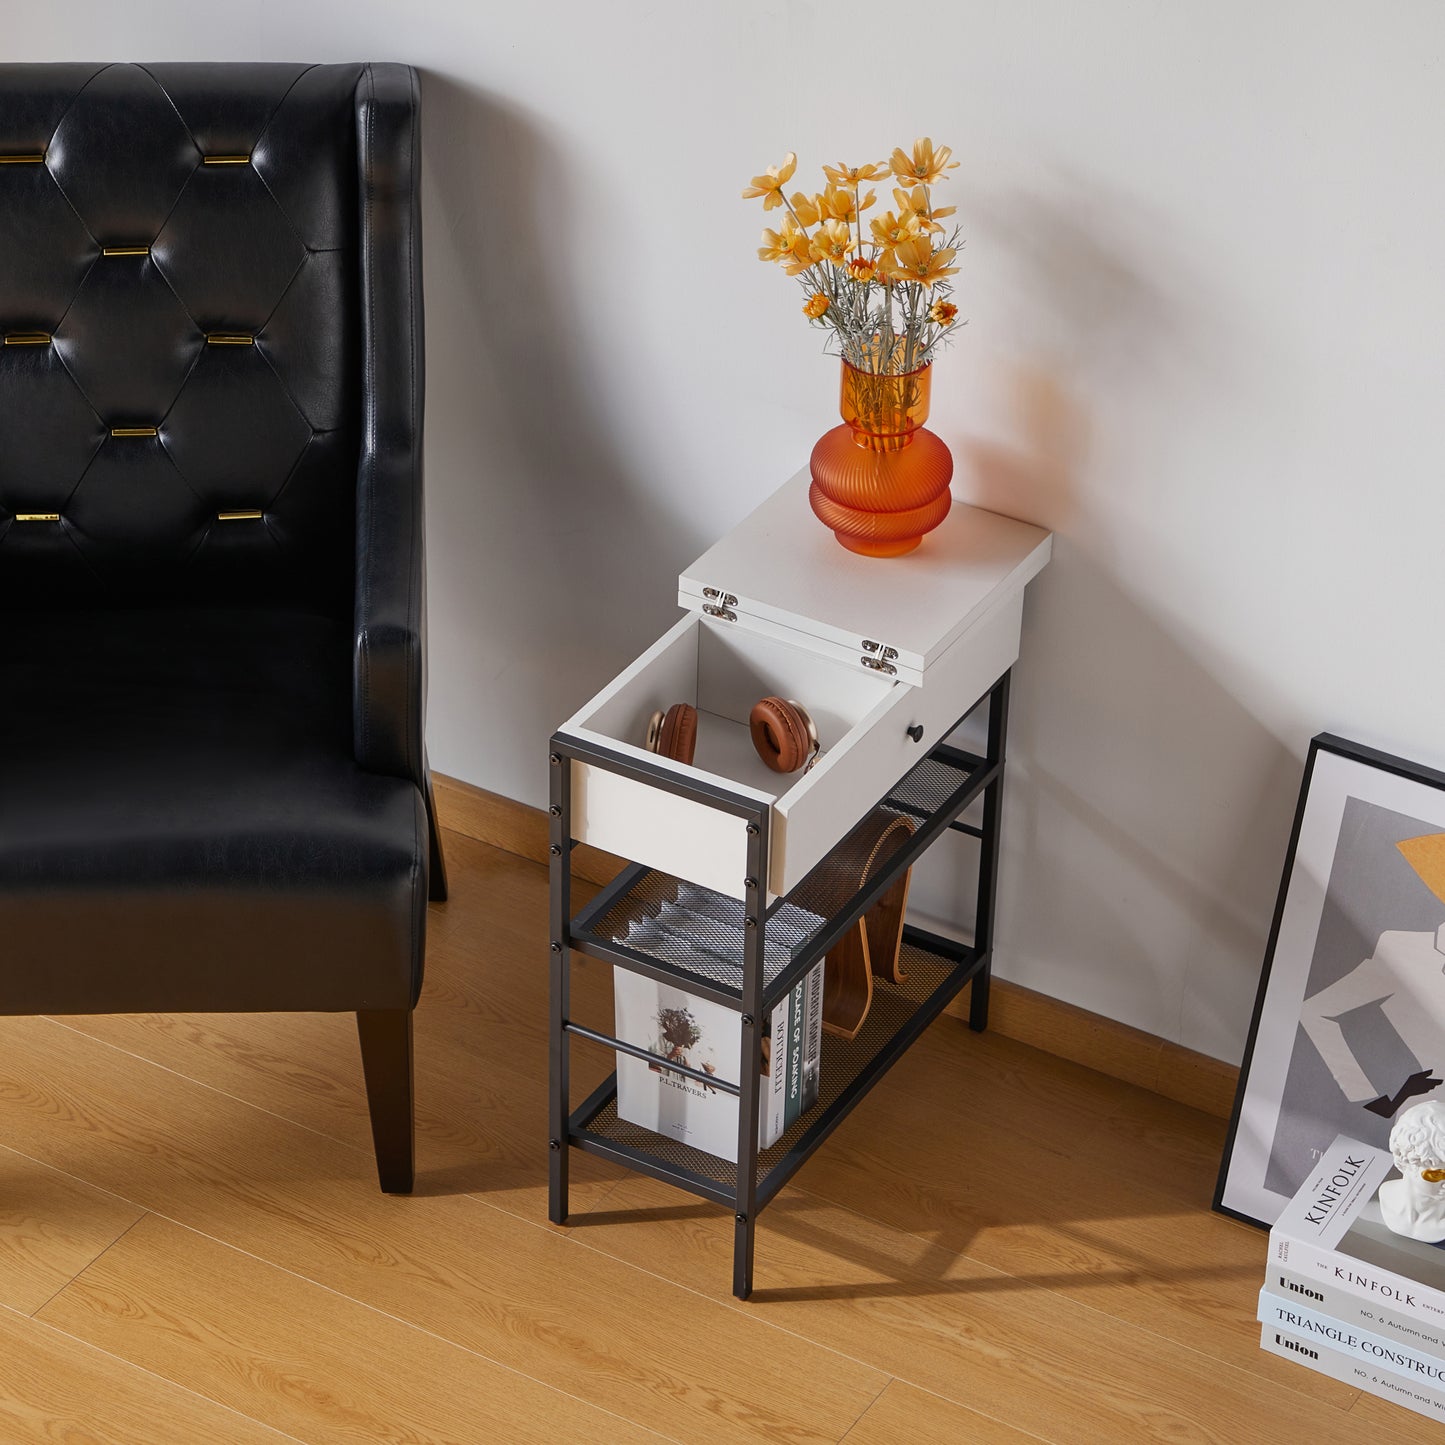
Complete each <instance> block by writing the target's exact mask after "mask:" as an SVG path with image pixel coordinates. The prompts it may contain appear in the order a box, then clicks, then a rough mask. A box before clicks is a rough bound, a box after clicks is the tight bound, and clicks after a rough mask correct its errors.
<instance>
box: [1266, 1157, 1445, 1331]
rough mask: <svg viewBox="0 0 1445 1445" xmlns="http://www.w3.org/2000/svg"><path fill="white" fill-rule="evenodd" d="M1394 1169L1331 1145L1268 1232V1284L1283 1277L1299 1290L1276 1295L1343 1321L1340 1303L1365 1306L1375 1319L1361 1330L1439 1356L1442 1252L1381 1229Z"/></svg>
mask: <svg viewBox="0 0 1445 1445" xmlns="http://www.w3.org/2000/svg"><path fill="white" fill-rule="evenodd" d="M1393 1168H1394V1161H1393V1160H1392V1159H1391V1157H1390V1154H1389V1152H1388V1151H1387V1150H1384V1149H1377V1148H1374V1147H1373V1146H1371V1145H1369V1144H1362V1143H1360V1142H1359V1141H1358V1140H1356V1139H1350V1138H1347V1137H1345V1136H1344V1135H1341V1136H1340V1137H1339V1138H1337V1139H1336V1140H1335V1142H1334V1143H1333V1144H1332V1145H1331V1146H1330V1147H1329V1148H1328V1149H1326V1150H1325V1152H1324V1153H1323V1154H1322V1155H1321V1156H1320V1159H1319V1162H1318V1163H1317V1164H1316V1165H1315V1167H1314V1168H1313V1169H1312V1170H1311V1171H1310V1174H1309V1176H1308V1177H1307V1178H1306V1180H1305V1181H1304V1183H1303V1184H1302V1185H1301V1186H1300V1188H1299V1189H1298V1191H1297V1192H1296V1193H1295V1196H1294V1198H1293V1199H1291V1200H1290V1202H1289V1203H1288V1204H1287V1205H1285V1207H1284V1209H1283V1210H1282V1211H1281V1212H1280V1215H1279V1218H1278V1219H1277V1220H1276V1222H1275V1225H1274V1228H1273V1229H1271V1230H1270V1232H1269V1266H1268V1271H1269V1272H1268V1274H1267V1276H1266V1277H1267V1279H1270V1280H1272V1279H1274V1278H1275V1276H1276V1273H1277V1272H1283V1273H1284V1274H1285V1275H1286V1276H1287V1277H1288V1278H1289V1280H1291V1281H1292V1282H1293V1283H1294V1284H1295V1285H1297V1286H1299V1289H1289V1288H1286V1289H1284V1290H1283V1291H1281V1293H1283V1294H1287V1295H1289V1296H1290V1297H1291V1298H1294V1299H1298V1300H1301V1301H1303V1302H1308V1303H1309V1304H1311V1305H1313V1306H1314V1307H1315V1308H1318V1309H1321V1310H1323V1311H1324V1312H1326V1313H1328V1314H1331V1315H1334V1316H1335V1317H1336V1318H1344V1306H1343V1305H1342V1304H1340V1303H1338V1300H1339V1299H1340V1297H1341V1296H1344V1297H1348V1298H1350V1299H1353V1300H1356V1301H1360V1302H1363V1305H1364V1307H1365V1309H1366V1310H1367V1311H1369V1312H1370V1313H1371V1314H1372V1316H1373V1318H1372V1319H1365V1318H1363V1317H1361V1318H1359V1319H1358V1321H1357V1322H1358V1323H1359V1324H1362V1325H1364V1326H1365V1327H1366V1328H1367V1329H1369V1330H1371V1331H1373V1332H1375V1333H1377V1334H1381V1335H1386V1336H1389V1337H1391V1338H1395V1339H1397V1340H1399V1341H1400V1343H1402V1344H1406V1345H1415V1346H1418V1347H1420V1348H1424V1349H1427V1350H1430V1351H1437V1350H1440V1349H1442V1348H1445V1346H1442V1345H1441V1344H1440V1343H1439V1341H1441V1340H1445V1249H1442V1248H1440V1247H1438V1246H1436V1245H1433V1244H1426V1243H1423V1242H1422V1241H1420V1240H1418V1239H1407V1238H1406V1237H1405V1236H1404V1235H1400V1234H1396V1233H1395V1232H1394V1231H1393V1230H1391V1229H1390V1228H1388V1227H1387V1226H1386V1224H1385V1222H1384V1220H1383V1218H1382V1217H1381V1215H1380V1206H1379V1203H1378V1201H1377V1200H1376V1197H1375V1196H1376V1194H1377V1193H1378V1191H1379V1187H1380V1185H1381V1184H1382V1183H1383V1182H1384V1181H1385V1180H1386V1179H1387V1178H1388V1177H1389V1175H1390V1173H1391V1171H1392V1170H1393ZM1305 1290H1315V1291H1317V1292H1318V1293H1319V1294H1320V1295H1321V1298H1320V1299H1318V1300H1310V1299H1309V1297H1308V1295H1307V1294H1305V1293H1302V1291H1305ZM1387 1314H1388V1316H1389V1320H1388V1323H1387V1322H1386V1320H1385V1316H1386V1315H1387ZM1412 1328H1413V1329H1415V1330H1417V1331H1419V1334H1418V1335H1410V1334H1408V1333H1407V1331H1408V1330H1409V1329H1412Z"/></svg>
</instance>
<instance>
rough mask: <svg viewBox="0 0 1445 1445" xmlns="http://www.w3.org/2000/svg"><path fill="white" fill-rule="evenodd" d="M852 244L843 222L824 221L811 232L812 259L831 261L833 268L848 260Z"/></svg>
mask: <svg viewBox="0 0 1445 1445" xmlns="http://www.w3.org/2000/svg"><path fill="white" fill-rule="evenodd" d="M852 244H853V238H852V236H851V235H850V233H849V231H848V227H847V225H846V224H845V223H844V222H843V221H824V222H823V224H822V225H821V226H819V227H818V229H817V230H816V231H814V232H813V247H812V250H813V259H814V260H815V261H831V262H832V263H833V264H834V265H835V266H842V265H844V264H845V263H846V262H847V260H848V252H849V250H850V249H851V248H852Z"/></svg>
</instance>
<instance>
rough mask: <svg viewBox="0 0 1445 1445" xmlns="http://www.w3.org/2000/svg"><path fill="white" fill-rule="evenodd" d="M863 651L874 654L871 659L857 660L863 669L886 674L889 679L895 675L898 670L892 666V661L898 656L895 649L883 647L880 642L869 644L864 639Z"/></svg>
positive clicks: (862, 658) (861, 658)
mask: <svg viewBox="0 0 1445 1445" xmlns="http://www.w3.org/2000/svg"><path fill="white" fill-rule="evenodd" d="M863 651H864V652H865V653H866V652H871V653H873V654H875V655H874V656H872V657H860V658H859V659H858V661H859V662H861V663H862V664H863V666H864V667H871V668H872V669H873V671H874V672H886V673H888V674H889V676H890V677H891V676H893V675H894V674H896V673H897V671H898V669H897V668H896V667H894V666H893V659H894V658H895V657H897V656H898V649H897V648H896V647H885V646H884V645H883V644H882V643H881V642H870V641H869V640H868V639H867V638H866V637H865V638H864V639H863Z"/></svg>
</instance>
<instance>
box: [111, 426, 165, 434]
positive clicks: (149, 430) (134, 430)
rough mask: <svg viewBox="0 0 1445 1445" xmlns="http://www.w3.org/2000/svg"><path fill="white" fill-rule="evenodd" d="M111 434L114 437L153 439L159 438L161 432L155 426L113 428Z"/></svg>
mask: <svg viewBox="0 0 1445 1445" xmlns="http://www.w3.org/2000/svg"><path fill="white" fill-rule="evenodd" d="M110 434H111V436H113V437H153V436H159V435H160V432H159V431H158V430H157V429H156V428H155V427H153V426H113V427H111V429H110Z"/></svg>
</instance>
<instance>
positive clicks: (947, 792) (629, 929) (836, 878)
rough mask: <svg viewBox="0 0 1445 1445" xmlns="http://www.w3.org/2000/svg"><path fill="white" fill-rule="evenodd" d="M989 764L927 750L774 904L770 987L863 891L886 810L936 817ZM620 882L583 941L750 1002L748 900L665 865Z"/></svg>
mask: <svg viewBox="0 0 1445 1445" xmlns="http://www.w3.org/2000/svg"><path fill="white" fill-rule="evenodd" d="M983 766H984V762H983V759H981V758H977V757H974V756H973V755H972V754H968V753H960V752H957V751H956V750H954V749H941V750H940V751H939V752H938V753H935V754H931V755H930V756H928V757H926V758H924V759H923V760H922V761H920V762H919V763H918V764H917V765H916V766H915V767H913V768H912V769H911V770H910V771H909V772H908V773H906V774H905V775H904V777H903V778H902V779H901V780H900V781H899V782H898V784H897V785H896V786H895V787H894V789H893V791H892V792H891V793H890V794H889V796H888V797H887V798H886V799H884V801H883V802H882V803H880V804H879V805H878V807H877V808H875V809H874V810H873V812H871V813H870V814H869V815H868V816H867V817H865V818H864V819H862V820H861V821H860V822H859V823H858V825H857V826H856V827H855V828H854V829H853V830H852V831H851V832H850V833H848V835H847V836H846V837H844V838H843V839H842V841H841V842H840V843H838V845H837V846H836V847H835V848H834V849H833V850H832V851H831V852H830V853H829V854H828V856H827V857H826V858H825V859H824V860H823V861H822V862H821V863H819V864H818V866H817V867H816V868H814V869H813V871H812V872H811V873H809V874H808V876H807V877H806V878H804V879H803V881H802V882H801V883H800V884H798V886H797V887H796V888H795V889H794V890H793V891H792V893H791V894H789V895H788V897H787V898H785V899H782V900H781V901H780V902H778V903H777V904H775V905H774V906H773V908H772V909H771V910H770V911H769V913H768V920H767V930H766V944H767V949H766V957H765V960H764V967H763V986H764V988H765V989H766V988H769V987H770V986H771V985H772V983H773V982H774V980H776V979H777V978H778V977H779V975H780V974H781V973H782V972H783V970H784V969H786V968H787V967H788V966H789V965H790V964H792V963H793V962H795V961H796V960H798V959H799V958H800V957H801V956H802V954H803V953H804V952H805V951H807V950H808V948H809V946H810V945H811V944H812V943H813V942H814V940H815V939H817V937H818V935H819V933H820V932H821V931H822V929H823V928H824V926H825V924H827V923H828V922H829V921H831V920H832V919H834V918H836V917H837V916H838V915H839V914H840V913H842V912H843V911H844V910H845V909H847V908H848V906H849V904H850V903H851V902H852V900H853V899H854V897H855V896H856V895H857V893H858V891H859V887H860V879H861V876H862V872H863V864H864V860H865V859H866V857H867V855H868V852H869V850H870V848H871V847H872V846H873V843H874V841H875V840H876V837H877V834H878V823H879V820H880V815H881V817H882V818H884V819H887V818H895V817H900V816H903V817H907V818H909V819H910V821H914V822H916V821H917V819H918V818H919V817H928V816H931V815H932V814H934V813H936V812H937V811H938V810H939V809H941V808H943V807H945V806H946V805H947V804H948V802H949V800H950V799H951V798H952V797H954V796H955V795H956V794H957V792H958V790H959V788H960V786H961V785H963V784H964V783H966V782H967V780H968V778H969V776H970V775H971V774H972V773H974V772H975V771H976V770H977V769H979V768H981V767H983ZM618 887H619V891H618V892H617V894H616V896H615V897H611V898H609V897H608V896H607V893H606V892H604V894H603V895H602V896H601V898H600V899H599V900H598V902H597V903H595V904H594V905H593V906H592V907H591V908H589V909H587V910H586V911H585V912H584V913H583V914H581V915H579V917H578V918H577V919H576V920H574V923H573V930H572V931H573V941H574V943H575V944H581V945H584V946H585V945H586V944H587V943H588V942H596V943H601V944H604V945H605V944H614V945H620V946H624V947H626V948H628V949H631V950H632V951H634V952H635V953H638V954H641V955H643V956H644V957H646V958H647V959H649V960H651V961H652V962H653V963H655V964H656V965H658V966H659V967H660V968H662V969H663V970H665V971H666V972H667V973H669V974H670V975H672V976H673V977H675V978H676V979H677V980H678V982H679V985H680V986H681V987H684V988H685V987H686V986H687V982H688V980H689V979H696V980H698V981H699V982H701V983H704V984H707V985H709V986H710V988H711V990H712V991H713V992H714V993H715V994H720V995H723V996H725V997H727V998H729V999H731V1000H734V1001H737V1002H739V1003H740V1002H741V999H742V984H743V938H744V933H743V905H742V903H741V902H740V901H739V900H737V899H735V898H729V897H728V896H727V895H726V894H722V893H714V892H713V891H711V890H710V889H706V888H702V887H699V886H698V885H696V884H693V883H686V882H683V881H681V880H679V879H677V878H674V877H671V876H670V875H669V874H666V873H662V872H659V871H658V870H656V869H638V870H636V871H635V874H634V876H632V878H631V880H630V881H624V882H622V883H620V884H619V885H618Z"/></svg>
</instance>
